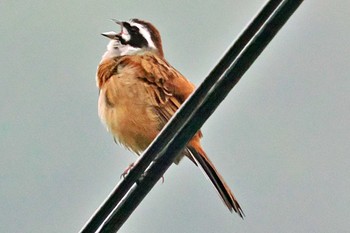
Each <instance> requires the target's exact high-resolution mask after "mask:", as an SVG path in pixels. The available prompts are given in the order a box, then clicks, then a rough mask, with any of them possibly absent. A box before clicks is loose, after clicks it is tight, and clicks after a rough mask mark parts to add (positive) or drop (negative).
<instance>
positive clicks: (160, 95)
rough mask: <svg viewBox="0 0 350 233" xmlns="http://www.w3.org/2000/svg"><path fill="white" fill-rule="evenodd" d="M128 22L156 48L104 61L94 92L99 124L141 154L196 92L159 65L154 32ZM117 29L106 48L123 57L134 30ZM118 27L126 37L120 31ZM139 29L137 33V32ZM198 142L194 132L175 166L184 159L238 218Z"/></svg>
mask: <svg viewBox="0 0 350 233" xmlns="http://www.w3.org/2000/svg"><path fill="white" fill-rule="evenodd" d="M131 22H134V23H135V22H136V23H135V25H145V28H144V29H147V30H149V31H150V34H151V36H150V38H152V37H153V38H157V43H155V44H156V45H155V48H153V49H152V48H149V47H142V48H141V49H140V50H138V49H135V47H132V49H131V50H132V51H133V52H132V53H130V54H129V52H126V53H125V54H122V52H121V54H119V55H118V56H109V55H108V56H106V55H105V56H104V58H103V59H102V61H101V63H100V65H99V67H98V70H97V86H98V88H99V89H100V94H99V101H98V107H99V116H100V118H101V119H102V121H103V122H104V123H105V124H106V126H107V128H108V130H109V131H110V132H111V133H112V135H113V136H114V137H115V139H116V140H117V141H118V142H120V143H121V144H123V145H124V146H125V147H127V148H128V149H130V150H131V151H133V152H135V153H136V154H140V153H142V152H143V151H144V150H145V149H146V148H147V147H148V145H149V144H150V143H151V142H152V140H153V139H154V138H155V137H156V136H157V134H158V133H159V132H160V130H161V129H162V128H163V127H164V125H165V124H166V122H167V121H169V119H170V118H171V116H172V115H173V114H174V113H175V112H176V110H177V109H178V108H179V107H180V105H181V104H182V103H183V102H184V101H185V100H186V99H187V98H188V97H189V95H190V94H191V93H192V92H193V91H194V89H195V87H194V85H193V84H192V83H190V82H189V81H188V80H187V79H186V78H185V77H184V76H182V75H181V74H180V73H179V72H178V71H177V70H175V69H174V68H173V67H172V66H171V65H169V64H168V62H167V61H166V60H165V59H164V57H163V50H162V48H161V40H160V35H159V33H158V31H157V30H156V29H155V28H154V26H153V25H151V24H149V23H147V22H145V21H141V20H132V21H131ZM117 23H118V24H122V32H121V33H119V34H113V35H112V36H114V37H112V36H111V34H104V35H106V36H107V37H109V38H114V39H115V38H117V39H116V40H117V41H116V42H113V43H115V44H114V45H113V46H115V47H110V48H114V49H118V52H120V51H124V50H123V49H125V48H124V47H123V46H126V44H127V42H125V41H124V39H123V38H121V37H122V36H123V35H124V34H126V35H125V37H126V38H129V37H132V36H133V34H132V33H130V32H129V30H130V29H129V28H130V27H131V26H132V25H133V24H131V23H130V22H129V23H130V25H126V24H124V22H117ZM123 26H124V27H125V28H126V30H128V31H127V32H124V31H123V30H125V29H124V28H123ZM139 29H140V30H142V27H141V28H139ZM141 34H142V33H141ZM129 35H131V36H129ZM142 36H144V35H143V34H142ZM130 40H131V39H130ZM141 40H142V38H141ZM118 43H119V44H118ZM142 43H144V41H143V42H142ZM148 43H149V42H148ZM118 46H119V47H118ZM127 46H130V45H129V44H127ZM159 46H160V48H159ZM134 49H135V50H136V52H134ZM127 51H129V48H127ZM114 52H115V51H113V53H114ZM201 136H202V134H201V132H200V131H199V132H198V133H197V134H196V135H195V136H194V137H193V138H192V139H191V140H190V142H189V143H188V145H187V147H186V149H185V150H184V152H183V153H182V154H181V155H179V156H178V157H177V159H176V161H175V163H176V164H178V163H179V161H180V160H181V159H182V157H183V156H187V157H188V158H189V159H190V160H192V161H193V162H194V164H196V165H199V166H200V167H201V168H202V169H203V171H204V172H205V174H206V175H207V176H208V178H209V179H210V180H211V182H212V183H213V185H214V186H215V188H216V190H217V191H218V193H219V194H220V196H221V198H222V200H223V201H224V203H225V204H226V206H227V207H228V209H229V210H230V211H232V210H234V211H235V212H237V213H238V214H239V215H240V216H241V217H242V216H243V212H242V209H241V207H240V206H239V204H238V202H237V200H236V198H235V197H234V195H233V193H232V192H231V190H230V188H229V187H228V185H227V184H226V183H225V181H224V180H223V178H222V176H221V175H220V174H219V173H218V171H217V170H216V168H215V167H214V165H213V163H212V162H211V161H210V160H209V158H208V157H207V155H206V153H205V152H204V150H203V149H202V147H201V145H200V138H201ZM193 154H197V155H200V158H202V159H200V160H198V159H195V158H194V157H195V156H193Z"/></svg>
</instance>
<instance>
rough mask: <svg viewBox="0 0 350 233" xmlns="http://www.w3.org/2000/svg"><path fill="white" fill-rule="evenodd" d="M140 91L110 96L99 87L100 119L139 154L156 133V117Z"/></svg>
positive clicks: (114, 134) (157, 126)
mask: <svg viewBox="0 0 350 233" xmlns="http://www.w3.org/2000/svg"><path fill="white" fill-rule="evenodd" d="M117 91H118V89H117ZM140 94H141V93H130V92H127V93H121V92H119V93H117V94H113V95H111V94H110V93H108V92H106V90H101V92H100V97H99V115H100V118H101V120H102V122H103V123H104V124H105V125H106V127H107V129H108V130H109V131H110V132H111V133H112V134H113V136H114V137H115V139H117V140H118V141H119V142H120V143H121V144H123V145H124V146H125V147H127V148H128V149H130V150H132V151H134V152H135V153H137V154H140V153H142V152H143V151H144V150H145V149H146V148H147V146H148V145H149V144H150V143H151V142H152V140H153V139H154V138H155V137H156V136H157V134H158V132H159V119H158V117H157V116H156V115H155V113H154V112H153V111H154V110H153V109H152V106H149V105H147V103H146V102H145V101H144V98H142V94H141V95H140Z"/></svg>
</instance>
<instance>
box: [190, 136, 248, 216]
mask: <svg viewBox="0 0 350 233" xmlns="http://www.w3.org/2000/svg"><path fill="white" fill-rule="evenodd" d="M187 149H188V150H189V152H190V154H191V155H192V159H193V160H195V161H194V162H195V163H196V164H197V165H199V167H200V168H201V170H202V171H203V172H204V173H205V175H206V176H207V177H208V178H209V180H210V181H211V183H212V184H213V185H214V187H215V189H216V191H217V192H218V193H219V195H220V197H221V199H222V200H223V202H224V203H225V205H226V206H227V208H228V209H229V210H230V211H231V212H232V210H234V211H235V212H236V213H237V214H238V215H239V216H240V217H241V218H243V217H244V213H243V210H242V208H241V206H240V205H239V203H238V201H237V199H236V198H235V196H234V195H233V193H232V191H231V189H230V188H229V187H228V185H227V184H226V182H225V181H224V179H223V178H222V176H221V175H220V173H219V172H218V171H217V170H216V168H215V166H214V164H213V163H212V162H211V161H210V159H209V158H208V156H207V155H206V153H205V152H204V150H203V149H202V147H201V146H200V144H197V143H195V144H194V143H191V144H190V145H188V146H187ZM192 159H191V160H192ZM193 160H192V161H193Z"/></svg>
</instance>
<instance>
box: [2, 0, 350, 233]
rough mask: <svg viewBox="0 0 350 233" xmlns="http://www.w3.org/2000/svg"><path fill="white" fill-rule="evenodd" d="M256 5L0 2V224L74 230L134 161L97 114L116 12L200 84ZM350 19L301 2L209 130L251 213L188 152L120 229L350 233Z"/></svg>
mask: <svg viewBox="0 0 350 233" xmlns="http://www.w3.org/2000/svg"><path fill="white" fill-rule="evenodd" d="M264 2H265V1H262V0H254V1H253V0H252V1H228V0H227V1H216V0H215V1H214V0H212V1H208V0H207V1H198V0H193V1H187V0H186V1H185V0H180V1H171V2H170V1H169V2H165V1H145V0H143V1H141V0H140V1H130V0H124V1H95V2H93V3H91V2H86V1H73V2H72V1H67V0H66V1H55V2H53V1H43V0H41V1H39V0H33V1H6V3H2V4H1V8H0V15H1V16H0V17H1V21H2V22H1V26H0V28H1V39H0V40H1V43H0V56H1V63H0V67H1V73H2V76H1V78H0V85H1V87H2V90H1V92H0V101H1V105H0V106H1V118H0V119H1V121H0V127H1V128H0V151H1V163H0V200H1V202H0V232H23V233H27V232H57V233H58V232H77V231H78V230H79V229H80V228H81V227H82V226H83V225H84V223H85V222H86V221H87V220H88V218H89V217H90V216H91V215H92V213H93V212H94V211H95V210H96V208H97V207H98V206H99V205H100V203H101V202H102V201H103V200H104V199H105V197H106V196H107V195H108V194H109V192H110V191H111V190H112V188H113V187H114V186H115V184H116V183H117V182H118V181H119V175H120V174H121V173H122V171H123V170H124V169H125V167H127V166H128V164H129V163H131V162H133V161H134V160H135V159H136V156H134V155H132V154H131V153H130V152H129V151H126V150H125V149H123V148H122V147H120V146H118V145H115V144H114V142H113V140H112V137H111V136H110V135H109V134H108V133H107V132H106V130H105V128H104V127H103V125H102V124H101V123H100V121H99V118H98V116H97V95H98V91H97V88H96V84H95V71H96V67H97V65H98V63H99V61H100V58H101V55H102V54H103V53H104V51H105V46H106V44H107V39H106V38H103V37H102V36H100V33H101V32H104V31H110V30H119V28H118V26H116V25H115V24H113V23H112V21H110V19H111V18H116V19H120V20H127V19H130V18H140V19H145V20H148V21H151V22H153V23H154V24H155V25H156V27H157V28H158V29H159V30H160V31H161V33H162V38H163V45H164V51H165V56H166V58H167V59H168V61H169V62H170V63H171V64H172V65H173V66H175V67H176V68H177V69H178V70H179V71H180V72H181V73H182V74H184V75H185V76H186V77H187V78H188V79H190V80H191V81H192V82H194V83H195V84H197V85H198V84H199V83H200V82H201V81H202V80H203V79H204V77H205V76H206V75H207V74H208V72H209V71H210V70H211V69H212V68H213V67H214V65H215V64H216V62H217V61H218V60H219V58H220V57H221V56H222V55H223V53H224V52H225V51H226V49H227V48H228V47H229V46H230V45H231V44H232V41H233V40H234V39H235V38H236V37H237V36H238V34H239V33H240V32H241V31H242V30H243V28H244V27H245V26H246V25H247V23H248V22H249V21H250V19H251V18H252V17H253V16H254V15H255V13H256V12H257V11H258V10H259V9H260V8H261V6H262V5H263V3H264ZM349 22H350V2H349V1H345V0H342V1H341V0H334V1H326V0H317V1H316V0H309V1H305V2H304V3H303V4H302V5H301V7H300V8H299V9H298V10H297V12H296V13H295V14H294V15H293V16H292V17H291V19H290V20H289V21H288V22H287V24H286V25H285V26H284V28H283V29H282V30H281V31H280V32H279V34H278V35H277V36H276V37H275V39H274V40H273V41H272V42H271V43H270V45H269V46H268V47H267V48H266V49H265V51H264V52H263V54H262V55H261V56H260V57H259V58H258V60H257V61H256V62H255V63H254V64H253V66H252V67H251V68H250V70H249V71H248V72H247V73H246V74H245V75H244V76H243V78H242V80H241V81H240V82H239V84H238V85H237V86H236V88H234V90H233V91H232V92H231V93H230V95H229V96H228V97H227V98H226V99H225V101H224V102H223V103H222V104H221V105H220V107H219V108H218V110H217V111H216V112H215V113H214V115H213V116H212V117H211V118H210V119H209V120H208V121H207V123H206V124H205V125H204V127H203V133H204V138H203V140H202V143H203V147H204V149H205V150H206V151H207V153H208V155H209V156H210V157H211V158H212V160H213V161H214V163H215V164H216V166H217V168H218V169H219V171H221V173H222V175H223V176H224V177H225V179H226V181H227V183H229V185H230V186H231V188H232V189H233V191H234V193H235V194H236V196H237V198H238V200H239V202H240V204H241V205H242V208H243V210H244V211H245V213H246V219H245V220H241V219H239V218H238V217H237V216H236V215H234V214H233V215H232V214H230V213H229V212H228V211H227V209H226V207H225V206H224V205H223V204H222V202H221V201H220V199H219V197H218V196H217V194H216V192H215V190H214V189H213V188H212V186H211V185H210V184H209V182H208V181H207V180H206V179H205V177H204V176H203V175H202V174H201V171H200V170H199V169H197V168H196V167H195V166H193V164H192V163H191V162H190V161H188V160H184V161H182V163H181V164H180V165H179V166H172V167H171V168H170V169H169V170H168V172H167V173H166V174H165V183H164V184H161V183H159V184H157V185H156V186H155V188H154V189H153V190H152V191H151V192H150V194H149V195H148V196H147V197H146V199H145V200H144V201H143V202H142V204H141V205H140V206H139V207H138V208H137V210H136V211H135V212H134V214H133V215H132V216H131V217H130V219H129V220H128V221H127V222H126V224H125V225H124V226H123V228H122V229H121V230H120V232H153V233H157V232H194V233H195V232H216V233H226V232H346V231H348V229H349V228H350V217H349V216H350V213H349V207H350V198H349V192H350V172H349V167H350V158H349V155H348V153H349V150H350V143H349V141H350V136H349V131H350V124H349V123H350V120H349V114H350V101H349V97H350V79H349V77H348V76H349V75H348V73H349V71H350V68H349V65H348V61H349V56H350V46H349V40H350V34H349V30H350V23H349Z"/></svg>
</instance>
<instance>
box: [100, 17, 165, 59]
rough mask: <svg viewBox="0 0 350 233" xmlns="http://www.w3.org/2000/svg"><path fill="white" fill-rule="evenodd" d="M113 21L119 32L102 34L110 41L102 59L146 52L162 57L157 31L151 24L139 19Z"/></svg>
mask: <svg viewBox="0 0 350 233" xmlns="http://www.w3.org/2000/svg"><path fill="white" fill-rule="evenodd" d="M113 21H114V22H115V23H117V24H119V25H120V26H121V31H120V32H119V33H116V32H114V31H110V32H105V33H102V35H103V36H106V37H108V38H109V39H110V42H109V44H108V46H107V52H106V53H105V55H104V57H117V56H123V55H131V54H136V53H140V52H143V51H148V50H150V51H154V52H156V53H157V54H158V55H159V56H161V57H163V48H162V42H161V38H160V34H159V31H158V30H157V29H156V28H155V27H154V26H153V25H152V24H151V23H149V22H146V21H143V20H139V19H132V20H130V21H117V20H113Z"/></svg>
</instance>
